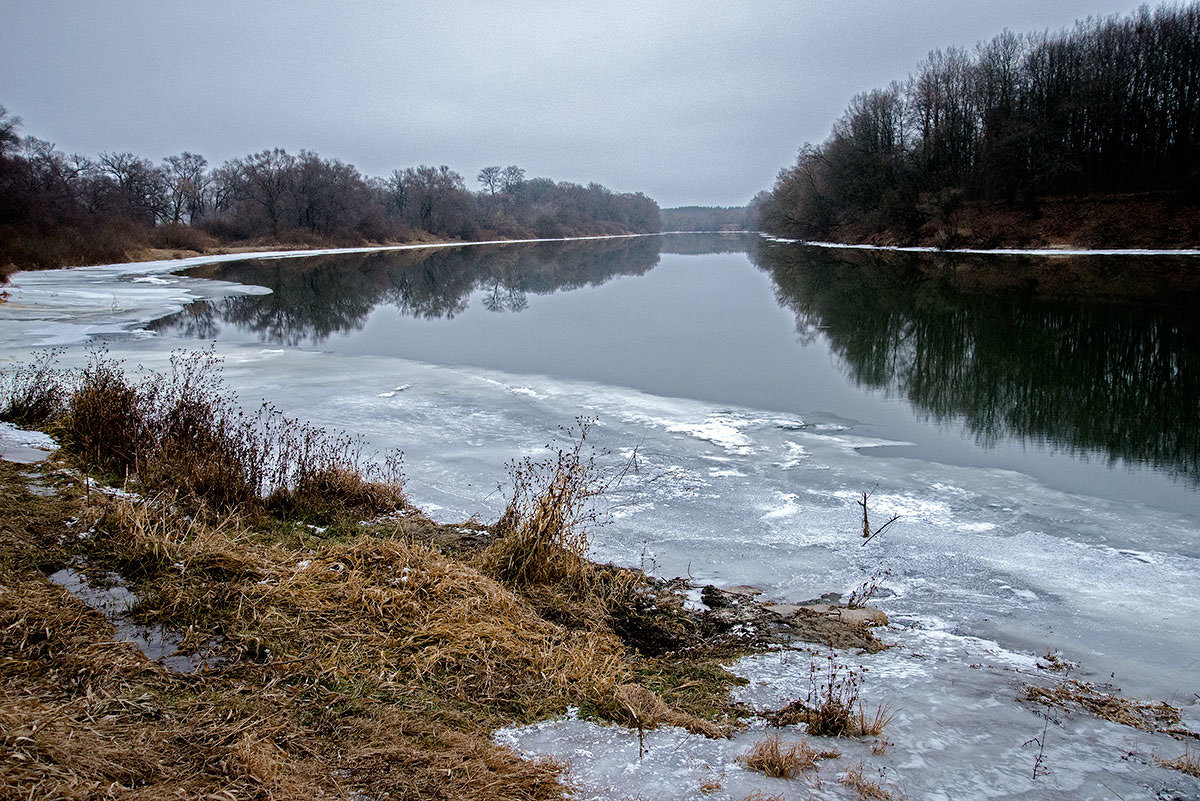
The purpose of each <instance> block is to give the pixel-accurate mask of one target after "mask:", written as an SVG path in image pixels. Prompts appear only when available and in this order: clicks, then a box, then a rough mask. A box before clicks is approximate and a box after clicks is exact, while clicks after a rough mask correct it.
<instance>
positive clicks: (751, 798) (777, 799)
mask: <svg viewBox="0 0 1200 801" xmlns="http://www.w3.org/2000/svg"><path fill="white" fill-rule="evenodd" d="M742 801H783V796H781V795H777V794H771V793H764V792H763V791H762V790H754V791H752V792H751V793H750V795H748V796H746V797H745V798H743V799H742Z"/></svg>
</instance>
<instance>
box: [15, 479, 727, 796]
mask: <svg viewBox="0 0 1200 801" xmlns="http://www.w3.org/2000/svg"><path fill="white" fill-rule="evenodd" d="M35 469H37V468H35ZM42 470H43V475H44V476H49V475H59V473H53V472H51V471H52V470H53V468H52V467H47V468H42ZM62 475H63V476H67V475H70V474H69V473H63V474H62ZM0 479H2V483H0V538H2V539H0V660H2V662H0V663H2V664H3V665H4V670H3V671H0V731H2V732H3V733H2V734H0V742H2V743H3V747H4V748H5V749H6V752H8V753H10V754H15V755H16V758H14V759H6V760H3V761H2V762H0V796H2V797H20V798H26V797H57V798H108V797H114V798H115V797H128V796H136V797H138V798H146V799H159V798H164V799H165V798H168V797H171V798H174V797H178V796H179V795H183V796H187V797H197V798H200V797H230V796H233V797H238V798H260V799H273V798H279V799H283V798H294V797H310V798H345V797H347V796H348V795H349V796H352V795H354V794H356V793H364V794H369V795H371V796H372V797H381V796H382V795H383V794H384V793H388V794H390V795H391V797H396V798H410V797H411V798H429V799H468V798H471V799H485V800H490V799H502V798H520V799H532V800H534V801H536V800H537V799H544V798H559V797H562V795H563V793H564V785H563V784H561V783H560V781H559V779H560V776H561V772H562V767H563V766H562V765H559V764H556V763H553V762H547V761H543V762H534V763H530V762H526V761H523V760H521V759H519V758H518V757H517V756H516V755H514V754H513V753H512V752H510V751H508V750H507V749H504V748H499V747H497V746H495V745H493V744H492V743H491V742H490V734H491V731H492V730H494V728H495V727H497V726H501V725H507V724H512V723H520V722H527V721H531V720H534V719H538V718H543V717H546V716H551V715H556V714H561V713H562V712H564V711H565V710H566V708H567V707H568V706H577V707H580V708H582V709H584V710H585V711H587V712H588V713H589V714H594V715H599V716H603V717H606V718H608V719H611V720H615V721H619V722H622V723H628V724H630V725H633V726H635V727H637V728H638V729H639V731H641V730H644V729H646V728H652V727H654V726H660V725H672V726H681V727H684V728H686V729H688V730H689V731H692V732H697V733H701V734H704V735H707V736H720V735H722V734H723V733H724V732H725V731H726V728H725V727H724V726H722V725H719V723H717V722H713V721H711V720H709V719H707V718H722V717H724V718H725V719H728V716H729V715H730V714H731V713H733V712H734V711H735V708H734V707H732V706H731V705H730V704H729V703H728V699H727V698H725V701H724V704H722V703H721V702H720V701H719V700H718V699H719V698H720V697H723V696H724V693H725V691H726V690H727V688H728V686H730V685H731V684H733V683H735V680H734V679H733V677H732V676H730V675H729V674H728V673H726V672H724V671H721V670H719V669H718V668H716V667H712V666H710V665H709V663H708V662H707V661H704V660H702V659H700V658H698V657H697V658H690V657H689V658H683V657H680V656H662V657H657V658H655V659H653V660H647V659H644V658H643V657H640V656H638V655H637V654H636V652H633V651H631V650H630V647H629V646H628V645H627V643H626V641H625V640H624V639H623V638H622V637H621V636H619V635H618V633H617V631H616V629H615V628H614V627H613V625H612V621H613V620H615V617H614V616H615V615H619V614H621V611H620V610H621V609H622V607H621V604H620V603H618V601H620V599H621V598H622V597H624V598H625V599H626V600H628V598H629V597H630V595H635V594H636V596H637V597H641V596H642V593H641V589H640V588H642V587H645V586H647V583H646V580H645V578H644V577H641V578H640V579H639V578H638V576H637V575H635V574H632V573H628V572H626V573H622V572H620V571H615V570H614V569H611V568H605V567H602V566H597V565H594V564H592V563H590V562H588V561H587V560H586V559H584V558H583V557H582V554H580V561H579V563H578V564H577V565H576V566H575V567H573V568H571V569H570V570H568V571H566V572H551V573H546V572H542V573H541V574H540V575H541V576H542V577H543V578H544V577H546V576H548V575H549V576H550V577H551V579H552V580H551V581H550V583H546V584H526V585H523V586H521V587H519V588H517V587H511V586H506V585H505V584H503V583H501V582H499V581H497V580H496V579H494V578H492V577H490V576H488V575H485V574H484V573H483V572H481V571H480V570H479V569H478V567H477V564H476V562H475V561H474V557H468V558H467V559H466V560H464V559H457V558H454V557H452V556H449V555H447V554H446V553H443V552H442V551H441V550H440V549H439V547H437V545H436V542H438V541H440V540H441V539H446V540H447V541H448V540H451V539H453V535H454V532H455V531H457V528H456V527H445V528H446V532H439V531H437V530H438V529H439V527H438V526H437V524H434V523H432V522H431V521H429V520H427V519H425V518H422V517H421V516H419V515H416V514H409V515H406V516H403V517H398V518H394V519H390V520H388V521H386V522H379V523H376V524H375V525H373V526H369V527H356V528H355V529H354V530H353V532H352V533H348V534H347V535H345V536H343V537H340V538H330V537H314V536H307V537H303V538H296V537H281V536H279V531H280V530H282V529H283V528H286V526H285V524H284V522H283V521H282V520H279V519H278V518H272V517H270V513H271V506H270V505H268V504H266V503H264V504H263V505H261V506H254V505H251V506H250V508H247V505H242V506H235V507H233V508H230V509H227V510H226V511H224V512H222V513H217V512H216V511H214V510H213V509H211V508H208V509H207V511H206V512H205V513H204V514H199V515H197V514H193V513H191V512H190V511H189V509H190V507H189V506H188V505H187V504H182V503H180V502H179V500H180V497H181V495H180V494H179V493H175V492H165V491H163V492H159V493H157V494H148V495H144V496H142V497H127V496H116V497H113V496H109V495H106V494H103V493H98V492H90V493H85V492H84V491H83V490H82V489H81V488H80V487H79V486H63V487H62V488H61V490H60V495H58V496H53V497H49V498H42V497H38V496H34V495H32V494H30V493H29V492H28V491H27V490H25V489H24V487H23V478H22V477H21V475H20V474H18V472H17V471H16V469H15V468H11V467H8V466H4V465H3V464H0ZM347 479H348V482H349V483H348V485H344V484H342V485H341V486H343V487H344V488H346V489H345V491H346V492H347V493H351V492H353V491H356V488H357V486H358V485H357V484H356V483H355V481H354V477H353V476H347V475H340V476H336V477H334V484H335V485H339V484H340V482H342V481H343V480H347ZM42 480H48V479H45V478H43V479H42ZM71 480H72V479H68V478H66V477H61V478H60V479H59V480H58V483H59V484H62V483H63V482H69V481H71ZM73 480H74V481H76V482H77V481H78V479H77V478H76V479H73ZM141 488H142V489H145V485H143V486H142V487H141ZM69 518H74V519H76V520H77V521H78V522H77V523H76V524H74V525H70V526H69V525H67V523H66V521H67V520H68V519H69ZM64 534H67V535H68V536H66V537H65V538H64V537H63V535H64ZM76 534H80V535H83V536H78V537H77V536H74V535H76ZM564 541H570V540H569V537H568V538H567V539H565V540H564ZM80 560H81V561H82V562H83V563H84V564H85V565H87V566H88V567H89V568H90V569H94V570H96V571H111V572H115V573H117V574H119V575H120V576H121V577H122V578H123V579H124V580H126V581H127V582H128V583H129V587H130V589H132V590H133V591H134V592H135V593H136V594H137V596H138V599H139V600H138V604H137V606H136V607H135V610H134V615H135V616H136V618H137V619H138V620H139V621H140V622H142V623H159V624H162V625H164V626H166V627H168V628H170V629H172V630H174V631H177V632H180V633H184V634H186V638H185V643H188V642H190V643H194V644H201V645H203V646H204V647H205V648H207V647H208V646H209V645H210V644H213V647H215V649H216V651H217V653H218V655H220V656H221V657H223V658H224V660H225V661H224V662H222V663H220V664H217V665H214V666H209V667H206V668H204V669H202V670H200V671H199V672H197V673H194V674H186V675H183V674H175V673H171V672H169V671H167V670H166V669H164V668H163V667H162V666H161V665H159V664H157V663H155V662H152V661H150V660H149V659H147V658H146V657H144V656H143V655H141V653H140V652H138V651H137V650H135V649H134V648H133V647H132V646H131V645H129V644H125V643H120V642H115V641H114V637H113V629H112V627H111V625H110V624H109V623H108V622H106V621H105V619H104V618H103V616H102V615H101V614H100V613H99V612H96V611H93V610H90V609H87V608H86V607H85V606H84V605H83V604H82V603H81V602H79V601H77V600H75V599H73V598H72V597H70V596H69V595H68V594H67V593H66V592H65V591H64V590H62V589H61V588H59V587H57V586H56V585H53V584H51V583H50V582H49V581H48V580H47V579H46V578H45V575H46V574H47V573H50V572H53V571H54V570H56V569H58V568H59V567H62V566H63V565H65V564H67V563H68V561H71V562H72V563H74V564H78V563H79V561H80ZM614 588H615V589H614ZM580 589H582V590H583V591H585V592H586V593H588V595H587V596H586V597H585V598H583V604H584V605H585V606H588V607H589V608H591V607H594V609H595V610H598V611H597V612H596V614H594V615H589V616H584V617H581V618H578V619H575V620H574V621H573V622H572V624H571V625H567V624H564V623H561V622H557V621H556V620H554V619H550V618H548V617H547V616H546V615H544V614H542V612H541V611H540V609H541V608H542V607H544V606H547V605H549V606H555V605H558V606H567V605H569V604H570V603H573V602H575V596H574V595H573V594H572V593H574V592H575V591H576V590H580ZM622 593H625V595H624V596H623V595H622ZM554 594H560V595H562V597H561V598H559V600H558V601H557V602H556V604H549V602H548V601H547V600H546V599H547V598H548V597H550V596H551V595H554ZM650 596H652V593H651V594H650V595H648V596H647V597H650ZM535 597H537V598H539V599H540V600H534V598H535ZM646 614H647V615H648V616H649V615H650V614H651V613H650V611H646ZM641 677H645V679H646V680H647V681H649V682H652V683H653V686H654V687H658V688H661V689H662V691H663V694H666V695H668V696H669V698H670V700H671V702H670V703H668V701H667V700H664V695H662V694H659V693H658V692H655V690H654V689H653V688H652V687H650V686H646V685H644V684H642V683H640V682H641V680H642V679H641ZM697 713H699V714H697Z"/></svg>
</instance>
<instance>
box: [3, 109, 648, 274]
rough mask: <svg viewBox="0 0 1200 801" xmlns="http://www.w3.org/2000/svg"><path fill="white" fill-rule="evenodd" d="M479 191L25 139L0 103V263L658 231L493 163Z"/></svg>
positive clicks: (622, 199)
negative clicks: (86, 149) (82, 149)
mask: <svg viewBox="0 0 1200 801" xmlns="http://www.w3.org/2000/svg"><path fill="white" fill-rule="evenodd" d="M477 180H478V182H479V185H480V190H479V191H472V190H471V189H470V188H469V187H468V185H467V183H466V180H465V179H464V178H463V176H461V175H460V174H458V173H457V172H455V171H453V170H451V169H450V168H449V167H445V166H441V167H431V166H424V165H422V166H417V167H407V168H403V169H396V170H394V171H392V172H391V173H390V174H389V175H388V176H387V177H385V178H374V177H369V176H365V175H363V174H362V173H360V172H359V170H358V169H357V168H356V167H354V166H353V165H351V164H347V163H345V162H342V161H340V160H338V159H330V158H323V157H321V156H319V155H317V154H316V153H313V152H311V151H308V150H301V151H300V153H299V154H292V153H288V152H287V151H285V150H281V149H279V148H274V149H270V150H263V151H261V152H258V153H253V154H250V155H247V156H244V157H242V158H236V159H231V160H229V161H227V162H225V163H224V164H221V165H220V166H215V167H214V166H210V165H209V163H208V160H207V159H205V158H204V157H203V156H200V155H197V154H195V153H180V154H178V155H174V156H168V157H166V158H165V159H163V160H162V161H161V162H160V163H158V164H155V163H154V162H152V161H150V160H149V159H146V158H143V157H140V156H137V155H134V154H133V153H124V152H120V153H101V154H100V155H99V156H98V157H96V158H90V157H87V156H81V155H77V154H67V153H63V152H62V151H60V150H58V149H57V148H56V147H55V146H54V145H53V144H51V143H50V142H47V141H44V140H42V139H38V138H36V137H33V136H24V137H22V136H21V135H20V120H19V119H18V118H16V117H13V116H11V115H10V114H8V113H7V112H6V111H5V110H4V109H3V107H0V268H6V269H8V270H11V269H13V268H31V267H57V266H63V265H68V264H87V263H99V262H111V261H122V260H125V259H126V258H129V257H131V255H133V254H135V253H136V252H138V251H144V250H146V249H148V248H172V249H184V250H195V251H204V250H206V249H211V248H213V247H216V246H220V245H230V244H288V245H350V244H365V243H384V242H409V241H419V240H428V239H460V240H470V239H526V238H535V237H537V238H551V237H563V236H580V235H597V234H624V233H649V232H656V231H659V230H660V229H661V221H660V219H659V210H658V204H656V203H655V202H654V201H653V200H651V199H650V198H647V197H645V196H644V195H642V194H641V193H634V194H627V193H618V192H613V191H611V190H609V189H606V188H605V187H603V186H600V185H599V184H595V183H592V184H588V185H587V186H581V185H579V184H573V183H566V182H555V181H552V180H550V179H548V178H527V177H526V175H525V171H524V170H523V169H521V168H520V167H517V166H515V165H510V166H508V167H504V168H501V167H498V166H496V167H485V168H484V169H483V170H481V171H480V172H479V175H478V176H477Z"/></svg>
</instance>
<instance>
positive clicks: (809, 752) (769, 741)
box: [737, 734, 842, 779]
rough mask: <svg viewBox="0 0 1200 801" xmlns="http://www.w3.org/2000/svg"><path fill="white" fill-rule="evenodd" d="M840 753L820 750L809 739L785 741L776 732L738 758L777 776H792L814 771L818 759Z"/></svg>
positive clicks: (747, 764) (751, 766) (746, 763)
mask: <svg viewBox="0 0 1200 801" xmlns="http://www.w3.org/2000/svg"><path fill="white" fill-rule="evenodd" d="M841 755H842V754H841V752H840V751H838V750H836V749H833V750H828V751H819V750H817V749H815V748H813V747H812V746H810V745H809V744H808V740H800V741H794V742H789V743H785V742H784V741H783V739H782V738H780V736H779V735H778V734H772V735H770V736H768V737H764V738H763V739H761V740H759V741H758V742H756V743H755V744H754V745H753V746H752V747H751V748H750V750H749V751H747V752H746V753H744V754H740V755H739V756H738V758H737V761H738V762H741V763H742V764H743V765H745V766H746V767H747V768H750V769H751V770H757V771H759V772H760V773H765V774H766V775H768V776H771V777H773V778H776V779H794V778H796V777H797V776H799V775H800V774H801V773H807V772H809V771H810V770H816V768H817V763H818V762H819V761H820V760H822V759H838V758H839V757H840V756H841Z"/></svg>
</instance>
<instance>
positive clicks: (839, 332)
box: [751, 242, 1200, 484]
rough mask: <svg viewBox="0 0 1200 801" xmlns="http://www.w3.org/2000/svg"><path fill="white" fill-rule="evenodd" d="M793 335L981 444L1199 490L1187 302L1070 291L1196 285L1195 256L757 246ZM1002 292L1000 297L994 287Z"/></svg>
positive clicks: (1194, 325) (1196, 393)
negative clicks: (1043, 448) (1172, 480)
mask: <svg viewBox="0 0 1200 801" xmlns="http://www.w3.org/2000/svg"><path fill="white" fill-rule="evenodd" d="M751 258H752V260H753V261H754V262H755V263H756V264H758V265H759V266H760V267H761V268H763V269H765V270H767V271H768V272H769V274H770V275H771V276H772V278H773V279H774V281H775V284H776V286H777V288H778V298H779V301H780V303H782V304H784V305H785V306H787V307H788V308H790V309H791V310H793V311H794V312H795V314H796V320H797V329H798V331H800V332H801V336H802V337H815V336H821V337H824V338H827V339H828V341H829V344H830V347H831V348H832V350H833V352H834V353H835V354H837V356H838V357H840V359H841V360H842V362H843V363H844V366H845V370H846V372H847V374H848V376H849V377H850V378H851V379H852V380H853V381H854V382H855V383H857V384H859V385H860V386H866V387H872V388H877V389H883V390H885V391H887V392H888V393H889V394H893V395H898V396H902V397H904V398H905V399H907V400H908V401H909V402H910V403H912V404H913V406H914V407H915V409H916V410H918V412H919V413H922V414H924V415H925V416H926V417H928V418H931V419H933V420H936V421H958V420H963V421H965V423H966V425H967V426H968V428H969V429H970V431H972V432H973V433H974V434H975V436H976V438H977V441H978V442H979V443H980V444H981V445H984V446H991V445H992V444H994V443H995V442H996V441H997V440H999V439H1002V438H1015V439H1018V440H1020V441H1022V442H1033V443H1049V444H1051V445H1053V446H1054V447H1057V448H1061V449H1064V450H1067V451H1069V452H1071V453H1087V454H1091V453H1100V454H1103V455H1105V456H1106V457H1107V458H1108V459H1109V460H1118V459H1120V460H1126V461H1129V462H1135V463H1145V464H1149V465H1153V466H1154V467H1155V468H1158V469H1160V470H1164V471H1166V472H1168V473H1170V474H1173V475H1176V476H1182V477H1186V478H1187V479H1188V480H1190V482H1192V483H1193V484H1195V483H1200V323H1198V321H1197V318H1196V315H1195V312H1194V310H1193V307H1192V305H1191V304H1183V303H1173V304H1165V303H1154V304H1152V303H1138V302H1130V301H1122V302H1117V301H1113V300H1104V299H1098V298H1094V297H1093V298H1085V297H1074V298H1066V297H1062V296H1048V295H1045V294H1034V293H1032V292H1030V291H1012V290H1014V289H1017V288H1024V289H1026V290H1028V289H1030V288H1032V287H1033V286H1035V285H1038V284H1039V282H1040V281H1043V282H1044V281H1045V280H1047V278H1046V276H1056V275H1057V276H1063V277H1062V278H1053V279H1052V280H1054V281H1056V282H1057V283H1058V284H1059V285H1060V287H1061V288H1062V289H1070V290H1071V291H1072V292H1073V293H1075V294H1092V295H1096V294H1103V293H1105V292H1109V291H1113V290H1114V288H1116V291H1123V292H1130V291H1136V290H1137V288H1138V287H1141V288H1143V289H1144V290H1145V294H1152V293H1156V292H1158V291H1160V290H1161V288H1162V287H1164V286H1170V287H1174V288H1175V290H1176V291H1177V292H1181V293H1187V292H1191V291H1193V290H1192V288H1191V287H1189V286H1188V281H1189V280H1194V278H1192V277H1191V276H1194V274H1195V272H1196V270H1197V267H1200V264H1197V263H1195V262H1190V263H1183V262H1181V261H1178V260H1175V261H1173V260H1170V259H1167V260H1150V259H1145V258H1139V259H1137V260H1136V261H1131V260H1129V259H1125V260H1120V259H1113V258H1107V259H1091V260H1065V259H1055V260H1053V261H1050V260H1046V259H1038V260H1022V259H1006V260H1005V259H996V258H994V257H993V258H991V259H990V260H989V259H980V258H976V259H969V258H968V259H964V258H961V257H959V258H951V257H947V256H944V255H942V256H928V255H913V254H902V255H901V254H883V253H874V252H868V251H844V250H828V249H821V248H806V247H800V246H795V245H778V244H773V243H768V242H760V243H757V244H756V245H755V246H754V247H753V249H752V252H751ZM981 290H982V291H981ZM997 290H1004V291H997Z"/></svg>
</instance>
